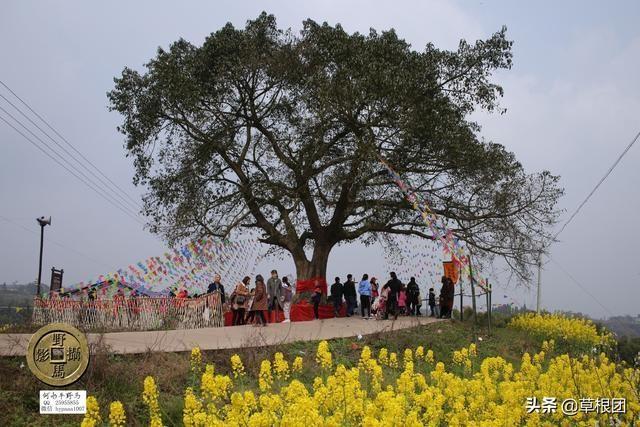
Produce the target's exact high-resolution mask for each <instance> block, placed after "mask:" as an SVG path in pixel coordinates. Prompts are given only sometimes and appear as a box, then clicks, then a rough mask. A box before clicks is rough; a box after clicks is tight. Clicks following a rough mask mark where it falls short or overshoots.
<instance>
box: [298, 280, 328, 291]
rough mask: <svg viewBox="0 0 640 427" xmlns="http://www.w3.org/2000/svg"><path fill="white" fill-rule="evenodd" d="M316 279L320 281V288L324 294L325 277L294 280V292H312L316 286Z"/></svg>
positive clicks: (325, 288) (325, 289) (325, 287)
mask: <svg viewBox="0 0 640 427" xmlns="http://www.w3.org/2000/svg"><path fill="white" fill-rule="evenodd" d="M316 280H317V281H318V282H320V288H321V289H322V293H323V294H324V295H326V294H327V279H325V278H324V277H312V278H311V279H306V280H300V279H297V280H296V292H297V293H300V292H313V291H314V290H315V288H316Z"/></svg>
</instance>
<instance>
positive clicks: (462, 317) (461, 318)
mask: <svg viewBox="0 0 640 427" xmlns="http://www.w3.org/2000/svg"><path fill="white" fill-rule="evenodd" d="M459 280H460V321H461V322H462V321H463V320H464V316H463V314H462V279H459Z"/></svg>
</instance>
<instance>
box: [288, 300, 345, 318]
mask: <svg viewBox="0 0 640 427" xmlns="http://www.w3.org/2000/svg"><path fill="white" fill-rule="evenodd" d="M346 313H347V307H346V305H345V304H342V306H341V307H340V313H339V314H340V317H344V316H345V315H346ZM318 314H319V315H320V318H321V319H333V314H334V313H333V304H320V305H319V306H318ZM290 318H291V321H292V322H304V321H307V320H314V319H315V318H316V317H315V315H314V314H313V304H309V303H307V302H306V301H302V302H299V303H297V304H291V316H290Z"/></svg>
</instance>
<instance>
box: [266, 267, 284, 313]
mask: <svg viewBox="0 0 640 427" xmlns="http://www.w3.org/2000/svg"><path fill="white" fill-rule="evenodd" d="M281 293H282V281H281V280H280V278H279V277H278V272H277V271H276V270H271V277H270V278H269V280H267V295H268V299H269V304H268V309H269V310H268V312H269V322H271V311H275V312H276V314H275V316H276V318H275V319H274V320H273V321H274V322H277V320H278V319H277V316H278V310H279V309H280V310H282V307H281V306H280V296H281Z"/></svg>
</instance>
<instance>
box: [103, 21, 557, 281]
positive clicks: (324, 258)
mask: <svg viewBox="0 0 640 427" xmlns="http://www.w3.org/2000/svg"><path fill="white" fill-rule="evenodd" d="M505 33H506V30H505V29H504V28H503V29H502V30H501V31H499V32H498V33H496V34H494V35H493V36H492V37H491V38H489V39H487V40H480V41H477V42H476V43H475V44H473V45H471V44H468V43H467V42H465V41H461V42H460V45H459V48H458V50H457V51H455V52H450V51H443V50H439V49H437V48H436V47H435V46H433V45H432V44H428V45H427V46H426V47H425V49H424V50H423V51H421V52H418V51H415V50H413V49H412V48H411V47H410V45H409V44H407V43H406V42H405V41H404V40H402V39H400V38H398V36H397V35H396V33H395V32H394V31H393V30H391V31H386V32H382V33H378V32H376V31H374V30H371V31H370V33H369V34H368V35H363V34H359V33H355V34H348V33H346V32H345V31H344V30H343V29H342V27H341V26H340V25H336V26H330V25H328V24H326V23H325V24H322V25H320V24H317V23H316V22H313V21H311V20H307V21H305V22H304V26H303V30H302V31H301V32H300V34H294V33H292V32H291V31H290V30H287V31H283V30H280V29H278V27H277V26H276V20H275V18H274V17H273V16H271V15H267V14H265V13H263V14H262V15H260V16H259V17H258V18H257V19H256V20H254V21H249V22H248V23H247V25H246V27H245V28H244V30H241V29H236V28H234V27H233V26H232V25H231V24H227V25H226V26H224V27H223V28H222V29H220V30H219V31H217V32H215V33H212V34H211V35H210V36H209V37H207V39H206V40H205V42H204V44H203V45H202V46H194V45H193V44H191V43H189V42H187V41H185V40H178V41H177V42H175V43H173V44H172V45H171V46H170V48H169V49H168V50H164V49H159V50H158V53H157V55H156V57H155V58H153V59H152V60H151V61H150V62H149V63H147V64H146V66H145V68H146V70H145V71H144V72H143V73H140V72H138V71H134V70H132V69H130V68H125V69H124V71H123V72H122V75H121V76H120V77H119V78H116V79H115V88H114V89H113V90H112V91H111V92H110V93H109V94H108V96H109V100H110V103H111V109H112V110H115V111H118V112H120V113H121V114H122V115H123V116H124V123H123V125H122V126H121V127H119V130H120V131H121V132H122V133H124V134H125V135H126V137H127V142H126V148H127V151H128V154H129V155H131V156H133V157H134V159H135V166H136V175H135V178H134V182H135V183H136V184H141V185H146V187H147V188H148V190H149V191H148V193H147V194H146V196H145V214H146V215H147V216H149V217H150V219H151V222H150V228H151V230H152V231H153V232H156V233H159V234H161V235H162V236H164V238H166V240H167V241H168V242H169V243H170V244H173V243H176V242H178V241H180V240H182V239H185V238H191V237H196V236H201V235H210V236H227V235H229V233H230V232H231V231H232V230H234V229H236V228H238V227H247V228H255V229H258V230H260V232H261V238H260V241H261V242H263V243H266V244H268V245H271V246H272V247H274V248H277V249H281V250H284V251H287V252H288V253H290V254H291V256H292V258H293V260H294V262H295V265H296V269H297V276H298V278H300V279H308V278H313V277H322V278H323V277H325V274H326V267H327V262H328V259H329V254H330V252H331V250H332V248H333V247H335V246H336V245H338V244H340V243H342V242H351V241H356V240H360V241H363V242H364V243H370V242H372V241H374V240H375V239H376V238H378V237H379V236H380V235H381V233H382V234H385V233H389V234H400V235H418V236H422V237H425V238H431V236H430V235H429V233H428V229H426V227H425V226H424V223H423V222H422V220H421V216H420V214H419V212H416V211H415V210H414V209H412V207H411V205H410V204H409V203H408V202H407V201H406V200H404V199H403V198H402V196H401V195H399V193H398V191H397V188H396V187H395V185H394V183H393V180H391V179H390V177H389V176H388V174H387V171H386V170H385V168H384V167H383V166H382V165H381V164H380V162H379V158H380V157H382V158H385V159H387V160H388V161H389V162H390V163H391V164H392V165H394V167H395V168H396V169H397V170H398V172H399V173H401V174H402V175H403V176H404V177H406V179H407V180H408V181H409V182H410V183H411V184H412V186H413V188H414V189H415V191H416V192H417V193H419V194H420V195H421V196H422V197H423V198H424V199H425V200H427V201H428V203H429V205H430V206H431V207H432V209H433V210H434V211H435V212H436V213H437V214H438V215H441V216H442V217H444V218H445V219H446V220H447V221H448V223H449V225H450V226H451V227H452V228H453V230H454V234H455V235H456V236H457V237H458V238H460V239H462V240H464V241H466V242H467V244H469V245H472V246H474V247H475V248H477V249H478V250H476V251H475V253H482V254H484V255H486V256H490V257H491V256H500V257H502V258H504V259H505V260H506V261H507V262H508V263H509V264H510V265H511V266H512V267H513V269H514V270H515V271H516V272H517V273H518V274H519V275H520V277H521V278H523V279H527V278H528V274H529V266H530V265H531V264H532V263H534V258H535V256H536V253H537V250H538V249H539V248H540V246H541V245H540V242H541V240H542V239H545V238H548V237H549V236H548V234H547V231H546V229H545V227H546V226H548V225H549V224H552V223H553V222H554V221H555V219H556V215H557V212H556V211H555V205H556V202H557V200H558V198H559V196H560V195H561V193H562V190H561V189H560V188H559V187H558V186H557V181H558V178H557V177H555V176H552V175H551V174H550V173H548V172H546V171H545V172H541V173H536V174H531V175H528V174H526V173H525V172H524V170H523V168H522V166H521V165H520V163H518V162H517V161H516V159H515V157H514V155H513V154H512V153H510V152H507V151H506V150H505V149H504V147H503V146H501V145H499V144H495V143H491V142H484V141H481V140H479V138H478V132H479V126H478V125H477V124H475V123H474V122H471V121H469V119H468V116H469V114H470V113H472V112H473V111H474V110H475V109H476V108H481V109H485V110H487V111H494V110H499V105H498V98H499V97H500V96H501V95H502V89H501V87H500V86H498V85H496V84H494V83H492V82H490V80H489V79H490V77H491V74H492V72H493V71H494V70H496V69H501V68H502V69H505V68H510V67H511V44H512V42H510V41H508V40H507V39H506V37H505Z"/></svg>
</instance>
